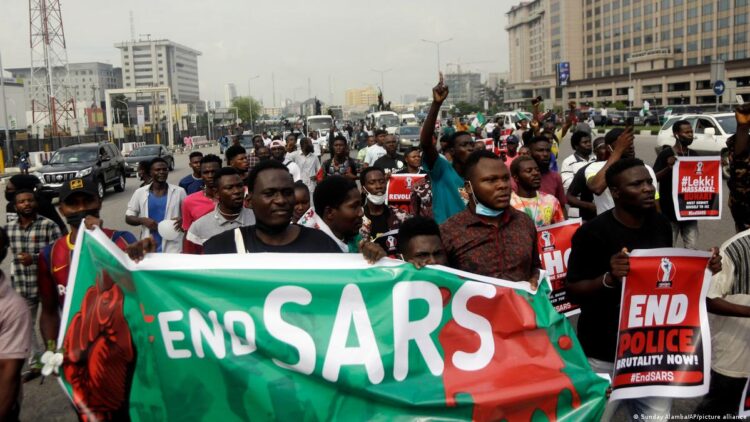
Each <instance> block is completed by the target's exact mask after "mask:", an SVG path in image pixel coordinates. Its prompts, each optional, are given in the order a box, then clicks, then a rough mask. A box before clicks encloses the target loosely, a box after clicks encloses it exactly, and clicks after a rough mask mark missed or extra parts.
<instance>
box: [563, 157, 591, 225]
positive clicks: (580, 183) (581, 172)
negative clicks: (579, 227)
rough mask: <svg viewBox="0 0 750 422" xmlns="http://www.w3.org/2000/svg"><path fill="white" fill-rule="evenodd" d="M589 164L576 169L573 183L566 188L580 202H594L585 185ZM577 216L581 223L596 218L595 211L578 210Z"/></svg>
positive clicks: (589, 190)
mask: <svg viewBox="0 0 750 422" xmlns="http://www.w3.org/2000/svg"><path fill="white" fill-rule="evenodd" d="M590 165H591V163H588V164H586V165H585V166H583V167H581V168H580V169H578V171H577V172H576V174H575V176H573V181H572V182H570V186H568V193H569V194H571V195H573V196H576V197H578V199H580V200H581V201H586V202H594V193H593V192H591V189H589V187H588V185H586V167H588V166H590ZM578 212H579V215H580V216H581V219H582V220H583V221H590V220H593V219H594V218H595V217H596V211H591V210H587V209H583V208H579V209H578Z"/></svg>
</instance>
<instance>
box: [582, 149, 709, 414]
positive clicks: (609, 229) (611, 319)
mask: <svg viewBox="0 0 750 422" xmlns="http://www.w3.org/2000/svg"><path fill="white" fill-rule="evenodd" d="M605 178H606V184H607V187H608V188H609V191H610V192H611V194H612V198H613V200H614V203H615V207H614V208H613V209H612V210H609V211H606V212H604V213H602V214H600V215H599V216H597V217H596V218H595V219H594V220H592V221H590V222H589V223H587V224H585V225H583V226H582V227H581V228H580V229H579V230H578V231H577V232H576V234H575V235H574V236H573V244H572V250H571V254H570V258H569V261H568V275H567V276H568V278H567V283H568V284H567V289H568V293H569V294H570V297H571V299H572V300H573V301H574V302H576V303H578V304H579V305H580V306H581V315H580V318H579V320H578V338H579V340H580V342H581V345H582V346H583V350H584V352H585V353H586V356H588V360H589V364H590V365H591V367H592V368H593V369H594V371H595V372H597V373H607V374H613V373H614V369H615V368H614V359H615V355H616V351H617V338H618V324H619V319H620V302H621V283H622V279H623V278H624V277H626V276H627V275H628V272H629V270H630V265H629V257H628V253H629V251H632V250H633V249H654V248H668V247H671V246H672V230H671V226H670V224H669V221H668V220H667V219H666V217H664V216H663V215H661V214H658V213H656V209H655V207H656V201H655V199H654V196H655V195H654V194H655V191H656V189H655V188H654V185H653V180H652V178H651V175H650V173H649V171H648V170H647V169H646V166H645V165H644V164H643V162H642V161H641V160H638V159H635V158H625V159H621V160H619V161H616V162H614V163H612V165H611V166H609V168H608V169H607V171H606V175H605ZM711 264H712V270H719V269H720V268H721V260H720V258H719V257H718V255H716V256H714V257H713V258H712V260H711ZM620 403H622V404H625V405H626V406H627V407H628V410H629V412H630V415H631V416H632V415H636V414H637V415H650V416H655V417H666V415H667V414H668V413H669V411H670V409H671V404H672V399H671V398H669V397H643V398H638V399H628V400H622V401H621V402H619V403H611V405H610V406H608V409H607V412H605V417H604V419H603V420H609V419H608V416H607V415H609V416H610V418H611V415H614V412H615V411H616V409H617V407H618V406H619V404H620Z"/></svg>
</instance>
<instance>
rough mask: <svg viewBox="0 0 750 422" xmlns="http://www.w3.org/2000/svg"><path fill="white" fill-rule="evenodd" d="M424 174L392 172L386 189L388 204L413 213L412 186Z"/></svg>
mask: <svg viewBox="0 0 750 422" xmlns="http://www.w3.org/2000/svg"><path fill="white" fill-rule="evenodd" d="M425 176H426V175H424V174H413V173H407V174H391V176H390V178H389V179H388V187H387V189H386V192H387V195H388V198H387V201H388V202H387V204H388V205H391V206H394V207H398V208H399V209H401V210H402V211H404V212H408V213H411V188H412V186H414V184H415V183H417V182H418V181H420V180H422V179H424V178H425Z"/></svg>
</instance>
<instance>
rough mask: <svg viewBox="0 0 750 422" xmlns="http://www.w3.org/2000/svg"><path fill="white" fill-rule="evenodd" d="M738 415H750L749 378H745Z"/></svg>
mask: <svg viewBox="0 0 750 422" xmlns="http://www.w3.org/2000/svg"><path fill="white" fill-rule="evenodd" d="M739 415H740V416H746V417H747V416H750V378H748V379H747V383H746V384H745V389H744V390H743V391H742V401H741V402H740V412H739Z"/></svg>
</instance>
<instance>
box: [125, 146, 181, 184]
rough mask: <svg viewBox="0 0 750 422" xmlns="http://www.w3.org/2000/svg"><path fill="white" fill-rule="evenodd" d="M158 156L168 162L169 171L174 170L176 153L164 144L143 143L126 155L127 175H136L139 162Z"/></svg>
mask: <svg viewBox="0 0 750 422" xmlns="http://www.w3.org/2000/svg"><path fill="white" fill-rule="evenodd" d="M156 157H161V158H163V159H164V160H165V161H166V162H167V166H168V167H169V171H172V170H174V155H172V153H171V152H169V150H168V149H167V148H166V147H164V145H143V146H140V147H138V148H136V149H134V150H132V151H130V154H128V156H127V157H125V175H126V176H127V177H130V176H134V175H136V174H137V173H138V163H140V162H141V161H151V160H153V159H154V158H156Z"/></svg>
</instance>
